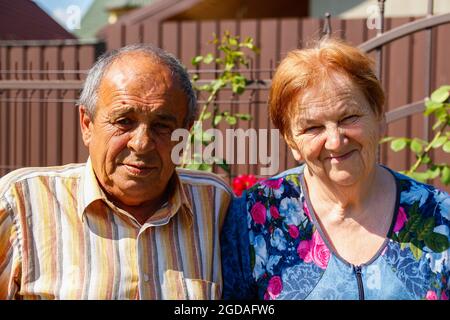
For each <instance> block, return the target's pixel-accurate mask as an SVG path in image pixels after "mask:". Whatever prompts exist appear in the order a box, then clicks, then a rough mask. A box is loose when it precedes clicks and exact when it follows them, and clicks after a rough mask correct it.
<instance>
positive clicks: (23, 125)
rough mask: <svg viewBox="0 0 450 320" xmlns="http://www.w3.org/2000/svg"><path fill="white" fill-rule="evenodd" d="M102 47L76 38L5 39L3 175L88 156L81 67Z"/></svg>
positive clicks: (0, 74) (0, 131)
mask: <svg viewBox="0 0 450 320" xmlns="http://www.w3.org/2000/svg"><path fill="white" fill-rule="evenodd" d="M99 49H101V47H100V44H83V43H75V42H73V41H72V42H70V43H66V42H65V41H56V42H55V41H32V42H27V43H23V42H20V43H18V44H17V45H15V46H14V45H13V44H11V43H7V44H4V43H0V66H1V68H0V70H1V71H0V87H1V86H6V87H7V88H0V93H1V94H0V126H1V127H0V135H1V136H0V153H1V155H0V176H1V175H4V174H6V173H8V172H9V171H11V170H14V169H16V168H20V167H25V166H49V165H60V164H64V163H69V162H80V161H86V159H87V151H86V149H85V147H84V146H83V144H82V141H81V134H80V129H79V124H78V121H79V120H78V110H77V108H76V106H75V101H76V99H77V98H78V95H79V90H80V87H81V83H82V82H81V80H82V79H84V77H85V76H84V73H85V71H83V69H82V70H80V68H85V69H84V70H86V69H88V68H90V67H91V66H92V64H93V62H94V60H95V57H96V56H97V55H98V54H99V52H100V51H101V50H99ZM12 81H16V82H15V84H12V83H11V82H12ZM66 81H67V82H71V83H73V82H74V81H75V85H72V87H66V86H64V85H65V82H66ZM77 81H78V82H77ZM62 85H63V86H62Z"/></svg>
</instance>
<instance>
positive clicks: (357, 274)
mask: <svg viewBox="0 0 450 320" xmlns="http://www.w3.org/2000/svg"><path fill="white" fill-rule="evenodd" d="M388 170H389V171H390V172H391V173H392V174H393V175H394V177H395V180H396V184H397V201H396V206H395V214H394V218H393V221H392V224H391V227H390V230H389V232H388V236H387V238H386V240H385V242H384V244H383V245H382V246H381V248H380V250H379V251H378V252H377V253H376V254H375V256H374V257H373V258H372V259H371V260H370V261H368V262H367V263H365V264H362V265H359V266H355V265H352V264H350V263H348V262H346V261H345V260H343V259H342V258H341V257H339V256H338V255H337V254H336V253H334V252H333V250H332V249H331V246H330V245H329V244H328V243H327V240H326V238H325V237H324V236H323V232H322V230H321V229H320V225H319V224H318V223H317V221H316V217H315V215H314V212H313V210H312V206H311V204H310V202H309V198H308V195H307V193H305V192H304V190H306V188H305V184H304V178H303V167H302V166H301V167H298V168H294V169H291V170H288V171H286V172H283V173H282V174H280V175H278V176H276V177H274V178H271V179H268V180H265V181H262V182H259V183H258V184H256V185H255V186H253V187H252V188H251V189H249V190H247V192H245V193H244V194H243V196H242V197H241V198H237V199H235V201H234V202H233V203H232V206H231V208H230V212H229V214H228V216H227V218H226V221H225V225H224V227H223V230H222V236H221V241H222V242H221V245H222V264H223V281H224V290H223V297H224V298H225V299H266V300H269V299H270V300H273V299H444V300H448V297H449V296H450V284H449V278H450V262H449V253H450V250H449V246H450V243H449V239H450V234H449V230H450V229H449V212H450V196H449V195H448V194H447V193H445V192H442V191H439V190H437V189H435V188H434V187H432V186H430V185H426V184H422V183H419V182H417V181H415V180H412V179H410V178H408V177H406V176H404V175H401V174H399V173H396V172H393V171H391V170H390V169H388Z"/></svg>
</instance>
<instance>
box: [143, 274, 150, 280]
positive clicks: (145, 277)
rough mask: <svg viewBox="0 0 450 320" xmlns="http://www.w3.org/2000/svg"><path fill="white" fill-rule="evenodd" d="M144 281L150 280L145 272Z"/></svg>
mask: <svg viewBox="0 0 450 320" xmlns="http://www.w3.org/2000/svg"><path fill="white" fill-rule="evenodd" d="M144 281H145V282H149V281H150V277H149V276H148V274H146V273H144Z"/></svg>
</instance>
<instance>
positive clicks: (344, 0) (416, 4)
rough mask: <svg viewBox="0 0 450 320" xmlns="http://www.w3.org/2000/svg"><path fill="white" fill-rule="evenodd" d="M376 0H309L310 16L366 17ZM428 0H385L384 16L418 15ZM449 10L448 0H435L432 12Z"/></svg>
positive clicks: (449, 2) (421, 13) (423, 12)
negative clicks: (328, 14)
mask: <svg viewBox="0 0 450 320" xmlns="http://www.w3.org/2000/svg"><path fill="white" fill-rule="evenodd" d="M377 4H378V1H377V0H340V1H336V0H309V8H310V16H311V17H316V18H317V17H322V16H323V15H324V13H325V12H329V13H330V14H331V15H332V16H334V17H339V18H341V19H354V18H364V17H368V16H369V15H370V14H371V12H373V11H371V6H374V5H375V6H377ZM427 6H428V0H386V2H385V16H386V17H419V16H424V15H425V14H426V12H427ZM449 12H450V1H449V0H435V1H434V14H442V13H449Z"/></svg>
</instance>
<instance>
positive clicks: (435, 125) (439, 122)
mask: <svg viewBox="0 0 450 320" xmlns="http://www.w3.org/2000/svg"><path fill="white" fill-rule="evenodd" d="M443 122H444V121H441V120H439V119H438V120H436V122H435V123H434V125H433V130H436V129H437V128H439V126H440V125H441V124H442V123H443Z"/></svg>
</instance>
